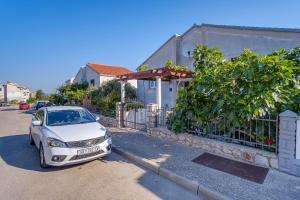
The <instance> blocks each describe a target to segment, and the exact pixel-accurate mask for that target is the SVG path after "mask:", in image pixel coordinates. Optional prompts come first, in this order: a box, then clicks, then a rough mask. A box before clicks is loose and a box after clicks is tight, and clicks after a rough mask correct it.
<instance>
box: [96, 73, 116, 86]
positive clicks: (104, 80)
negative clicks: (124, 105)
mask: <svg viewBox="0 0 300 200" xmlns="http://www.w3.org/2000/svg"><path fill="white" fill-rule="evenodd" d="M115 78H116V77H115V76H108V75H100V85H102V84H103V83H105V82H107V81H110V80H113V79H115Z"/></svg>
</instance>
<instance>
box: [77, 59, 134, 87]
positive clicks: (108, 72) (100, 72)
mask: <svg viewBox="0 0 300 200" xmlns="http://www.w3.org/2000/svg"><path fill="white" fill-rule="evenodd" d="M131 72H132V71H130V70H129V69H127V68H125V67H121V66H113V65H104V64H95V63H88V64H86V65H85V66H84V67H81V68H80V69H79V71H78V73H77V75H76V76H75V78H74V81H73V83H74V84H75V83H83V82H87V83H88V84H89V86H90V87H95V88H98V87H99V86H101V85H102V84H103V83H104V82H106V81H109V80H112V79H114V78H116V76H118V75H123V74H128V73H131ZM128 83H130V84H131V85H132V86H133V87H135V88H136V87H137V81H136V80H132V81H128Z"/></svg>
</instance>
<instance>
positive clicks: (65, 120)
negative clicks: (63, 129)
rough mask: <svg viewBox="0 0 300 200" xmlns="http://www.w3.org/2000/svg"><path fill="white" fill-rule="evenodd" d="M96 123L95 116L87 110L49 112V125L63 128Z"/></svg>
mask: <svg viewBox="0 0 300 200" xmlns="http://www.w3.org/2000/svg"><path fill="white" fill-rule="evenodd" d="M92 122H96V120H95V118H94V116H93V115H92V114H90V113H89V112H87V111H86V110H85V109H80V110H79V109H78V110H54V111H48V116H47V125H48V126H61V125H70V124H83V123H92Z"/></svg>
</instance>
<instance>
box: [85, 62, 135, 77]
mask: <svg viewBox="0 0 300 200" xmlns="http://www.w3.org/2000/svg"><path fill="white" fill-rule="evenodd" d="M87 66H89V67H90V68H92V69H93V70H94V71H95V72H97V73H99V74H104V75H111V76H118V75H123V74H128V73H132V71H130V70H129V69H127V68H125V67H121V66H113V65H105V64H96V63H88V64H87Z"/></svg>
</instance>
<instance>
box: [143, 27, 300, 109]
mask: <svg viewBox="0 0 300 200" xmlns="http://www.w3.org/2000/svg"><path fill="white" fill-rule="evenodd" d="M197 44H205V45H207V46H208V47H219V48H220V49H221V50H222V52H223V53H224V55H225V58H227V59H230V58H233V57H236V56H238V55H240V54H241V52H242V51H243V49H244V48H249V49H250V50H252V51H255V52H257V53H259V54H260V55H263V54H268V53H270V52H272V51H274V50H278V49H281V48H285V49H291V48H293V47H295V46H297V45H300V29H289V28H262V27H245V26H225V25H212V24H202V25H196V24H195V25H193V26H192V27H191V28H190V29H188V30H187V31H186V32H185V33H183V34H182V35H178V34H176V35H173V36H172V37H171V38H170V39H169V40H167V41H166V42H165V43H164V44H163V45H162V46H161V47H159V48H158V49H157V50H156V51H155V52H154V53H153V54H152V55H150V57H149V58H147V59H146V60H145V61H144V62H143V63H142V64H146V65H148V67H149V68H150V69H153V68H159V67H164V66H165V63H166V61H167V60H168V59H171V60H173V62H174V63H176V64H178V65H182V66H188V67H189V69H190V70H192V71H193V70H194V67H193V58H192V53H193V50H194V49H195V47H196V45H197ZM180 85H184V81H182V80H172V81H162V82H161V99H162V102H161V105H162V106H168V107H174V106H175V102H176V97H177V90H178V86H180ZM155 88H156V82H155V81H148V80H139V81H138V89H137V96H138V99H139V100H141V101H144V102H145V103H156V89H155Z"/></svg>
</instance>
